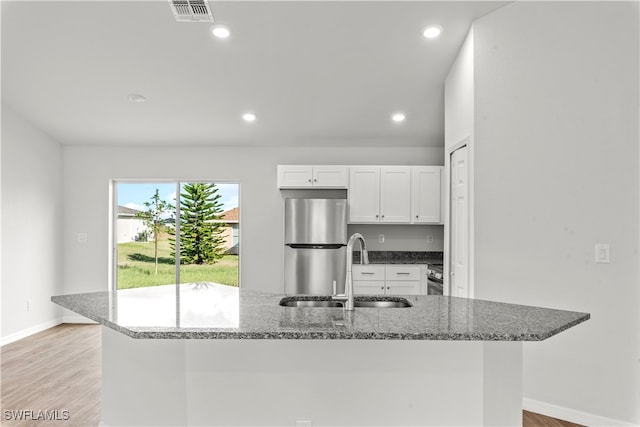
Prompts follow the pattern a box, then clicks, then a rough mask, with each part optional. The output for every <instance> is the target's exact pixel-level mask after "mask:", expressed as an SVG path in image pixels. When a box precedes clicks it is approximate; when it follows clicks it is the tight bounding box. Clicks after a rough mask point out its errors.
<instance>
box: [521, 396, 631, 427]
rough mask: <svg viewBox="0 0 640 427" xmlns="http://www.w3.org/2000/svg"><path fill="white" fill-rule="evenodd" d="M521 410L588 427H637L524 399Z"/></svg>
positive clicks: (624, 422) (625, 422)
mask: <svg viewBox="0 0 640 427" xmlns="http://www.w3.org/2000/svg"><path fill="white" fill-rule="evenodd" d="M522 408H523V409H525V410H527V411H531V412H535V413H537V414H542V415H546V416H548V417H553V418H558V419H560V420H564V421H570V422H572V423H576V424H582V425H584V426H589V427H639V425H638V424H633V423H629V422H627V421H621V420H614V419H612V418H607V417H602V416H600V415H596V414H590V413H588V412H582V411H578V410H575V409H571V408H565V407H563V406H558V405H553V404H551V403H546V402H540V401H538V400H533V399H528V398H526V397H525V398H523V399H522Z"/></svg>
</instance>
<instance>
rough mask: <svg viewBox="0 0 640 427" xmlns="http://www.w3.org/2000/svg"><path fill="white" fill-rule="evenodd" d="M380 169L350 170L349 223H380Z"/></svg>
mask: <svg viewBox="0 0 640 427" xmlns="http://www.w3.org/2000/svg"><path fill="white" fill-rule="evenodd" d="M379 208H380V168H376V167H352V168H349V222H352V223H371V222H379V216H380V214H379Z"/></svg>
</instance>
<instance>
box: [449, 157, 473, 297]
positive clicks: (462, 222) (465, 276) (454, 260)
mask: <svg viewBox="0 0 640 427" xmlns="http://www.w3.org/2000/svg"><path fill="white" fill-rule="evenodd" d="M468 159H469V157H468V148H467V146H466V145H465V146H463V147H460V148H459V149H457V150H456V151H454V152H453V153H451V192H450V194H451V200H450V208H451V209H450V212H451V222H450V224H451V226H450V230H451V236H450V240H449V241H450V242H451V244H450V248H449V251H450V252H449V253H450V256H449V259H450V266H449V274H450V280H449V284H450V289H451V295H452V296H456V297H465V298H471V297H472V295H470V294H469V185H468V181H469V161H468Z"/></svg>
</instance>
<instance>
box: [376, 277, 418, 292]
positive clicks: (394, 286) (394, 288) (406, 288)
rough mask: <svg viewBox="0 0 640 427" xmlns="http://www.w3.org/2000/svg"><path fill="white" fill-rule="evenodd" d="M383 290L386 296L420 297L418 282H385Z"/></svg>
mask: <svg viewBox="0 0 640 427" xmlns="http://www.w3.org/2000/svg"><path fill="white" fill-rule="evenodd" d="M385 290H386V291H387V295H420V282H419V281H394V280H393V281H390V280H387V282H386V289H385Z"/></svg>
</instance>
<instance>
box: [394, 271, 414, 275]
mask: <svg viewBox="0 0 640 427" xmlns="http://www.w3.org/2000/svg"><path fill="white" fill-rule="evenodd" d="M396 274H411V273H409V272H407V271H397V272H396Z"/></svg>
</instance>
